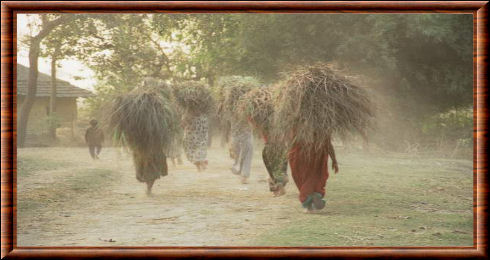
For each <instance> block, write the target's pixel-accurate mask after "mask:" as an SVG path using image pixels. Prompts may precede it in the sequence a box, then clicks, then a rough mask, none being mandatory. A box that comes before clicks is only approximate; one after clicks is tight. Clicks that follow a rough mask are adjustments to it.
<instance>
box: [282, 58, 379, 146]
mask: <svg viewBox="0 0 490 260" xmlns="http://www.w3.org/2000/svg"><path fill="white" fill-rule="evenodd" d="M287 76H288V77H287V79H286V80H285V81H283V82H281V84H280V85H279V86H278V88H277V89H276V91H275V98H274V103H275V105H274V107H275V111H276V113H277V114H276V117H275V126H276V127H275V129H276V130H277V131H279V132H281V133H283V134H291V133H292V134H293V136H294V139H293V140H292V142H293V143H294V142H300V143H304V144H308V145H312V146H313V147H314V148H315V149H316V150H320V149H323V148H324V145H326V144H327V140H328V139H329V138H330V137H331V136H332V134H338V135H341V136H345V134H347V133H349V132H359V133H361V134H364V133H365V130H366V129H367V128H368V127H370V123H371V119H372V118H373V116H374V114H373V108H372V103H371V101H370V99H369V96H368V93H367V91H366V90H365V89H363V88H360V87H358V86H355V85H353V84H352V83H350V82H349V81H348V80H347V79H346V78H344V77H341V76H339V75H336V73H335V72H334V71H332V70H331V69H330V68H329V67H328V66H327V65H325V64H322V63H318V64H315V65H313V66H305V67H300V68H299V69H297V70H296V71H294V72H292V73H289V74H287Z"/></svg>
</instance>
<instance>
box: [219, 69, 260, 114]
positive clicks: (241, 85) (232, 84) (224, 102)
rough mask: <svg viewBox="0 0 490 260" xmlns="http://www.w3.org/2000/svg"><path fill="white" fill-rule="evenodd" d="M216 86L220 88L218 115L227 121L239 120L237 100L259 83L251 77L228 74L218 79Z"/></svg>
mask: <svg viewBox="0 0 490 260" xmlns="http://www.w3.org/2000/svg"><path fill="white" fill-rule="evenodd" d="M218 86H219V87H220V89H221V93H222V98H221V99H220V116H221V118H223V119H225V120H227V121H233V120H240V115H239V113H238V112H239V110H238V100H239V99H240V97H241V96H243V95H244V94H246V93H247V92H249V91H250V90H252V89H254V88H258V87H259V86H260V83H259V82H258V81H257V80H256V79H255V78H252V77H241V76H229V77H224V78H222V79H220V81H219V82H218Z"/></svg>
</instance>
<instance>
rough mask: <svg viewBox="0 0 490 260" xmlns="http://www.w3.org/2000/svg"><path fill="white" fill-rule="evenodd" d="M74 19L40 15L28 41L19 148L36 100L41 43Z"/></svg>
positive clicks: (72, 17) (22, 142) (64, 16)
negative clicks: (25, 84) (26, 75)
mask: <svg viewBox="0 0 490 260" xmlns="http://www.w3.org/2000/svg"><path fill="white" fill-rule="evenodd" d="M71 19H74V16H71V15H52V14H43V15H41V25H40V30H39V32H38V33H37V34H36V35H35V36H32V37H31V38H30V39H29V68H30V70H29V77H28V81H27V95H26V98H25V100H24V102H23V103H22V105H21V107H20V113H19V124H18V126H19V128H18V131H19V135H18V139H19V140H18V144H19V146H20V147H23V146H24V143H25V137H26V131H27V122H28V119H29V113H30V112H31V109H32V106H33V104H34V101H35V98H36V91H37V77H38V58H39V53H40V44H41V41H42V40H43V39H44V38H45V37H46V36H48V35H49V33H50V32H51V31H52V30H53V29H55V28H56V27H57V26H59V25H60V24H62V23H64V22H67V21H69V20H71Z"/></svg>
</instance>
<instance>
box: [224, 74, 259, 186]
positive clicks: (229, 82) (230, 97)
mask: <svg viewBox="0 0 490 260" xmlns="http://www.w3.org/2000/svg"><path fill="white" fill-rule="evenodd" d="M220 84H221V85H222V86H223V90H224V98H223V100H222V102H223V104H222V105H221V107H222V110H223V111H222V112H223V113H224V118H225V119H226V121H228V122H230V126H231V128H230V132H231V146H230V156H231V157H232V158H233V159H234V160H235V162H234V164H233V166H232V167H231V168H230V170H231V172H232V173H233V174H236V175H239V176H241V178H242V183H243V184H245V183H247V180H248V178H249V176H250V170H251V166H252V158H253V135H252V128H251V127H250V126H249V125H248V123H247V121H246V120H245V119H244V118H242V117H241V116H240V114H239V109H238V108H237V105H238V101H239V99H240V97H241V96H243V95H245V94H246V93H247V92H249V91H250V90H252V89H253V88H257V87H258V86H259V83H258V82H257V80H255V79H254V78H251V77H240V76H232V77H227V78H225V79H223V80H222V81H220Z"/></svg>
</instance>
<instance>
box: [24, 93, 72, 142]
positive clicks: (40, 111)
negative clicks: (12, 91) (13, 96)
mask: <svg viewBox="0 0 490 260" xmlns="http://www.w3.org/2000/svg"><path fill="white" fill-rule="evenodd" d="M23 101H24V97H23V96H18V97H17V111H20V106H21V105H22V102H23ZM48 113H49V98H48V97H38V98H36V101H35V102H34V105H33V106H32V109H31V113H30V114H29V120H28V121H27V138H29V135H32V136H40V135H44V134H46V133H47V127H48V122H47V119H48ZM56 115H57V116H58V117H59V120H60V121H59V122H60V124H61V126H64V127H71V126H72V124H73V121H74V120H76V119H77V102H76V98H73V97H70V98H57V100H56ZM17 116H19V115H17Z"/></svg>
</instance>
